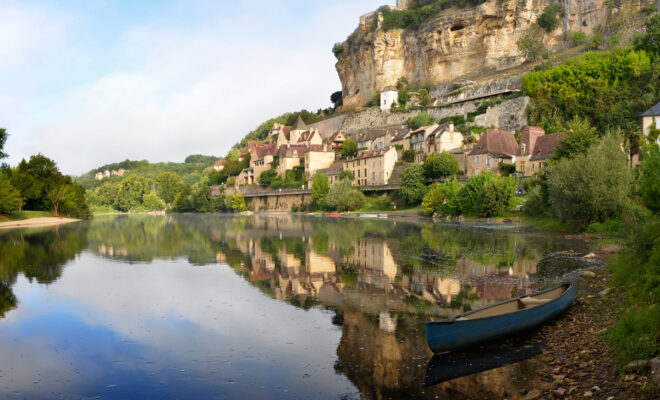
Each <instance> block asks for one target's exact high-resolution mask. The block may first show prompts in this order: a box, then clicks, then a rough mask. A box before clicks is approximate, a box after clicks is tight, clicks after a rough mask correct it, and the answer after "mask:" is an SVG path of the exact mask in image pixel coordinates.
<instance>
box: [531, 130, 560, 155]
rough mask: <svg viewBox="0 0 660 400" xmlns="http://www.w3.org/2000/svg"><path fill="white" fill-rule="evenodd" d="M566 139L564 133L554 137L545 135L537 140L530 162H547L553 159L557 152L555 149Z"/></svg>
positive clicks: (556, 134)
mask: <svg viewBox="0 0 660 400" xmlns="http://www.w3.org/2000/svg"><path fill="white" fill-rule="evenodd" d="M563 138H564V134H563V133H555V134H554V135H545V136H541V137H539V138H538V139H536V145H535V146H534V152H533V153H532V157H530V159H529V160H530V161H542V160H547V159H549V158H550V157H552V153H553V152H554V150H555V147H557V145H558V144H559V142H561V140H562V139H563Z"/></svg>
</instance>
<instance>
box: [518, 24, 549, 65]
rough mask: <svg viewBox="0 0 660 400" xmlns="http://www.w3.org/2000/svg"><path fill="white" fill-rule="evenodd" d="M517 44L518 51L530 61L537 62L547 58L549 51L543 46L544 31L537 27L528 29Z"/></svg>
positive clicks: (533, 26)
mask: <svg viewBox="0 0 660 400" xmlns="http://www.w3.org/2000/svg"><path fill="white" fill-rule="evenodd" d="M516 44H517V45H518V50H520V52H521V53H522V54H523V55H524V56H525V58H526V59H528V60H532V61H536V60H538V59H540V58H545V57H546V56H547V53H548V50H547V49H546V48H545V45H544V44H543V31H542V30H541V28H539V27H538V26H536V25H532V26H530V27H529V28H527V31H525V33H523V35H522V36H521V37H520V39H518V41H517V42H516Z"/></svg>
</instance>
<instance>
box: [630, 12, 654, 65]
mask: <svg viewBox="0 0 660 400" xmlns="http://www.w3.org/2000/svg"><path fill="white" fill-rule="evenodd" d="M634 46H635V49H637V50H644V51H646V53H647V54H649V55H651V56H653V57H657V56H658V54H660V15H655V16H653V17H651V18H649V19H648V20H647V21H646V32H645V33H643V34H641V35H639V36H637V37H636V38H635V41H634Z"/></svg>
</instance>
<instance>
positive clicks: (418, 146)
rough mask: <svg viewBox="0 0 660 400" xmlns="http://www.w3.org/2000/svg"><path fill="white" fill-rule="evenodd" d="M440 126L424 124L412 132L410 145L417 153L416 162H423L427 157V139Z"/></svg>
mask: <svg viewBox="0 0 660 400" xmlns="http://www.w3.org/2000/svg"><path fill="white" fill-rule="evenodd" d="M437 128H438V124H433V125H429V126H424V127H421V128H419V129H417V130H416V131H413V132H411V133H410V147H411V149H412V150H413V151H414V153H415V162H416V163H418V164H421V163H423V162H424V159H425V158H426V140H427V139H428V137H429V135H431V134H432V133H433V132H435V130H436V129H437Z"/></svg>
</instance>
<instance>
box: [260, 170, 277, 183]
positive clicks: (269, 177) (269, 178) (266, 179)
mask: <svg viewBox="0 0 660 400" xmlns="http://www.w3.org/2000/svg"><path fill="white" fill-rule="evenodd" d="M276 176H277V171H275V170H274V169H269V170H268V171H264V172H262V173H261V175H259V185H261V187H268V186H270V185H271V183H273V178H275V177H276Z"/></svg>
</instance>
